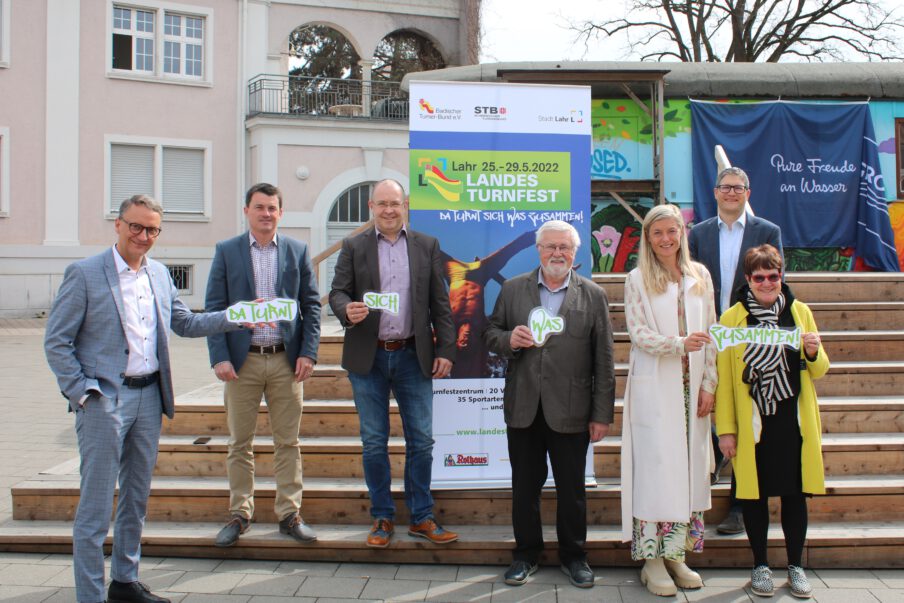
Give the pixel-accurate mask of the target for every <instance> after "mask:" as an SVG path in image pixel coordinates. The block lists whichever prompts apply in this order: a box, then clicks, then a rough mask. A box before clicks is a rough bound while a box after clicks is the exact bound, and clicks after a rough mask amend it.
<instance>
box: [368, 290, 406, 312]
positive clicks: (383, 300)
mask: <svg viewBox="0 0 904 603" xmlns="http://www.w3.org/2000/svg"><path fill="white" fill-rule="evenodd" d="M364 305H365V306H367V307H368V308H370V309H371V310H382V311H384V312H389V313H390V314H398V313H399V294H398V293H394V292H390V293H380V292H379V291H368V292H367V293H365V294H364Z"/></svg>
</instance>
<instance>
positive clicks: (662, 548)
mask: <svg viewBox="0 0 904 603" xmlns="http://www.w3.org/2000/svg"><path fill="white" fill-rule="evenodd" d="M685 551H692V552H694V553H701V552H703V511H694V512H693V513H691V517H690V520H689V521H686V522H684V521H676V522H665V521H644V520H643V519H637V518H636V517H635V518H634V533H633V536H632V538H631V559H633V560H635V561H642V560H644V559H658V558H660V557H662V558H663V559H670V560H672V561H679V562H683V561H684V553H685Z"/></svg>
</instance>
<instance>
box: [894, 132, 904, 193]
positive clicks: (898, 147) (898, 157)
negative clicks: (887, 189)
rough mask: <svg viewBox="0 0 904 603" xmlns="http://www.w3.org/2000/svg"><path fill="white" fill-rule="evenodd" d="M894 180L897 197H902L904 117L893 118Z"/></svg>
mask: <svg viewBox="0 0 904 603" xmlns="http://www.w3.org/2000/svg"><path fill="white" fill-rule="evenodd" d="M895 166H896V168H895V182H896V183H897V189H898V190H897V193H898V199H904V119H902V118H898V119H895Z"/></svg>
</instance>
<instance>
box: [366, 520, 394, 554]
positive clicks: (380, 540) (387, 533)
mask: <svg viewBox="0 0 904 603" xmlns="http://www.w3.org/2000/svg"><path fill="white" fill-rule="evenodd" d="M394 531H395V528H394V527H393V525H392V520H390V519H378V520H376V521H374V526H373V527H372V528H371V529H370V532H368V534H367V546H371V547H374V548H375V549H385V548H386V547H388V546H389V540H390V539H391V538H392V533H393V532H394Z"/></svg>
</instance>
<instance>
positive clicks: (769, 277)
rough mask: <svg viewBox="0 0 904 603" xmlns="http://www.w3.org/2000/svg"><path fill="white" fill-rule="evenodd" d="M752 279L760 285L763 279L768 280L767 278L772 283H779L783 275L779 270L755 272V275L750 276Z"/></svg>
mask: <svg viewBox="0 0 904 603" xmlns="http://www.w3.org/2000/svg"><path fill="white" fill-rule="evenodd" d="M750 280H752V281H753V282H754V283H756V284H758V285H759V284H762V283H763V281H767V280H768V281H769V282H770V283H777V282H779V281H780V280H782V275H781V274H779V273H777V272H773V273H772V274H754V275H753V276H751V277H750Z"/></svg>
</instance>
